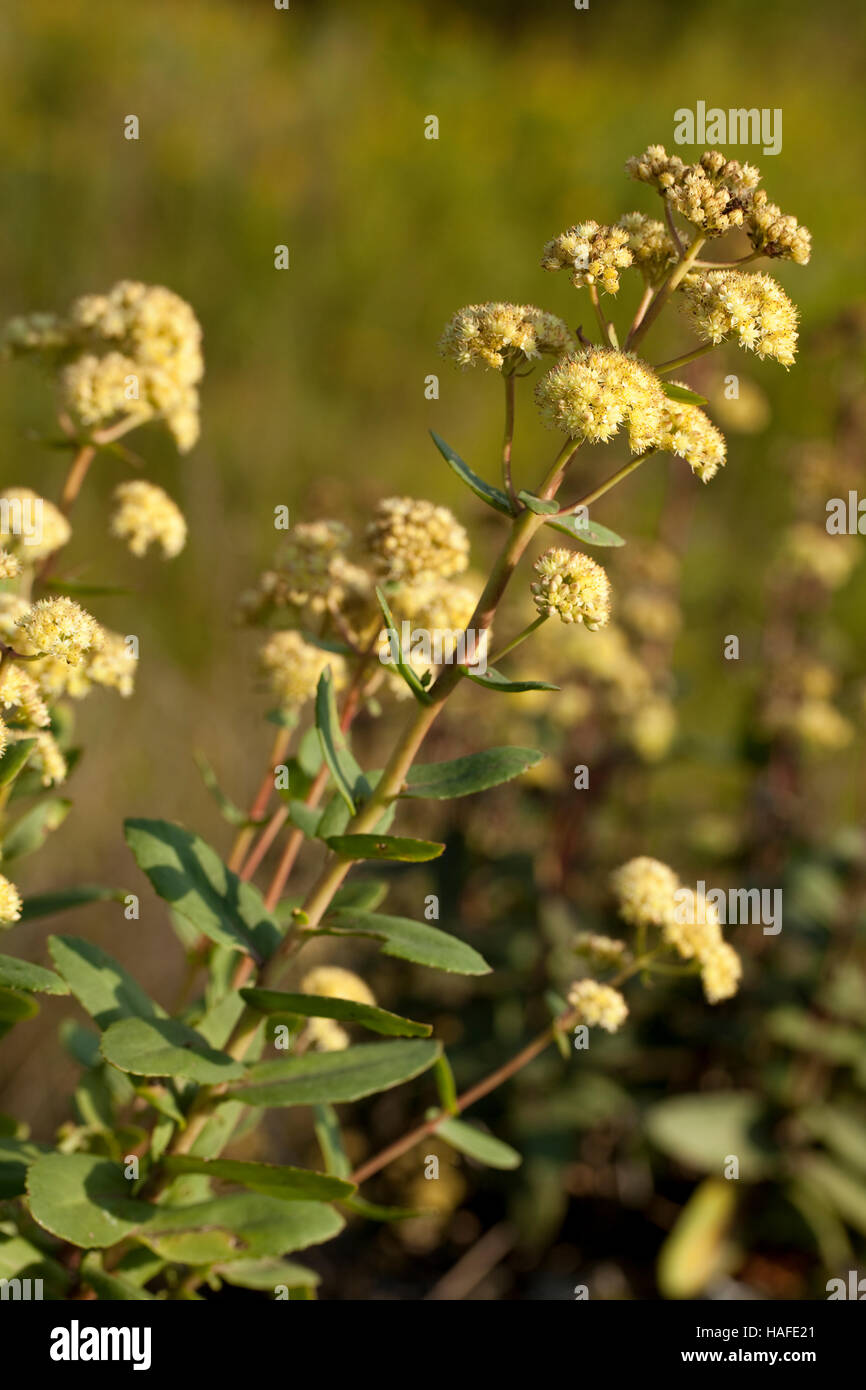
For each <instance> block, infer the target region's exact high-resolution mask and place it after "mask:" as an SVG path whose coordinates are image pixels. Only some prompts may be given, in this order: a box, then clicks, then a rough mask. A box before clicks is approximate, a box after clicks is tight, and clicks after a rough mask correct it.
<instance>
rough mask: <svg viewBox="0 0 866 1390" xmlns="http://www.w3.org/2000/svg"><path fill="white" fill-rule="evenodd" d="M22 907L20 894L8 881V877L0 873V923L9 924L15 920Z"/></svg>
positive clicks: (19, 914)
mask: <svg viewBox="0 0 866 1390" xmlns="http://www.w3.org/2000/svg"><path fill="white" fill-rule="evenodd" d="M22 907H23V903H22V901H21V894H20V893H19V892H18V889H17V888H16V887H15V884H14V883H10V882H9V879H8V878H4V877H3V875H2V874H0V925H2V926H10V925H11V924H12V923H13V922H17V921H18V919H19V917H20V916H21V908H22Z"/></svg>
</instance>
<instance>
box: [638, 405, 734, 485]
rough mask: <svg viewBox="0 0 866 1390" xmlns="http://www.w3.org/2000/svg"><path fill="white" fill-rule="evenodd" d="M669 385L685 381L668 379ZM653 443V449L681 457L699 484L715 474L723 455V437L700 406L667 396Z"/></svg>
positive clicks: (706, 481)
mask: <svg viewBox="0 0 866 1390" xmlns="http://www.w3.org/2000/svg"><path fill="white" fill-rule="evenodd" d="M671 385H672V386H684V385H685V383H684V382H673V381H672V382H671ZM686 389H688V388H686ZM653 444H654V445H655V447H656V448H657V449H662V450H664V451H665V452H666V453H670V454H676V455H678V457H679V458H681V459H685V461H686V463H687V464H688V465H689V467H690V468H691V470H692V472H693V473H694V474H696V475H697V477H699V478H700V480H701V482H703V483H708V482H709V481H710V479H711V478H714V477H715V475H716V474H717V473H718V471H719V469H720V468H721V467H722V466H723V465H724V462H725V457H726V455H727V448H726V445H725V436H724V435H723V434H722V432H721V430H719V429H717V428H716V426H715V425H714V424H713V422H712V420H710V418H709V417H708V416H707V415H705V414H704V412H703V411H702V410H701V409H700V407H699V406H696V405H690V404H689V403H688V402H686V401H676V400H671V399H670V397H666V398H665V405H664V409H663V410H662V417H661V422H660V425H659V430H658V434H657V435H656V437H655V438H654V440H653Z"/></svg>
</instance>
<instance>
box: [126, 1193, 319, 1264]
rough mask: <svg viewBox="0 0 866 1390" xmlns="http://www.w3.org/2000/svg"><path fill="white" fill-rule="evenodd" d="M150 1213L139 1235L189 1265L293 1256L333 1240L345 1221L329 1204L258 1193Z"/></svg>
mask: <svg viewBox="0 0 866 1390" xmlns="http://www.w3.org/2000/svg"><path fill="white" fill-rule="evenodd" d="M150 1211H151V1212H152V1213H154V1214H153V1215H152V1216H151V1219H150V1220H149V1221H148V1222H147V1224H146V1225H145V1226H142V1227H141V1228H140V1229H139V1231H138V1232H137V1236H138V1239H139V1240H141V1241H143V1242H144V1244H145V1245H148V1246H150V1248H151V1249H152V1250H155V1251H156V1252H157V1254H158V1255H161V1256H162V1257H163V1259H166V1260H172V1261H176V1262H178V1263H179V1264H189V1265H205V1264H214V1263H216V1262H220V1263H228V1262H229V1261H232V1262H233V1261H235V1260H249V1259H258V1258H261V1257H266V1256H269V1255H287V1254H290V1253H291V1252H293V1251H295V1250H305V1249H306V1248H307V1247H308V1246H310V1245H320V1244H321V1243H322V1242H323V1241H326V1240H330V1239H331V1238H332V1237H333V1236H336V1235H339V1233H340V1231H341V1230H342V1229H343V1226H344V1224H345V1223H344V1221H343V1218H342V1217H341V1216H340V1215H339V1213H338V1212H336V1211H334V1209H333V1207H329V1206H326V1205H325V1203H324V1202H284V1201H281V1200H280V1199H279V1198H278V1197H267V1196H264V1195H262V1194H260V1193H253V1192H239V1193H232V1194H230V1195H229V1196H228V1197H214V1198H213V1199H212V1200H211V1201H208V1202H197V1203H196V1204H195V1205H193V1206H188V1207H172V1208H167V1207H166V1208H157V1209H154V1208H153V1207H151V1208H150Z"/></svg>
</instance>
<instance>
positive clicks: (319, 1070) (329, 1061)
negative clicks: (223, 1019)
mask: <svg viewBox="0 0 866 1390" xmlns="http://www.w3.org/2000/svg"><path fill="white" fill-rule="evenodd" d="M440 1051H441V1046H440V1044H439V1043H438V1042H434V1041H432V1040H428V1039H424V1040H423V1041H420V1040H416V1039H413V1040H412V1041H410V1042H388V1043H365V1044H364V1045H363V1046H362V1047H348V1048H346V1049H345V1051H343V1052H313V1053H309V1054H306V1055H305V1056H303V1057H285V1058H281V1059H280V1060H279V1061H277V1062H259V1063H257V1064H256V1065H254V1066H252V1067H250V1069H249V1071H248V1073H247V1084H245V1085H244V1086H242V1087H237V1086H235V1087H230V1088H229V1090H228V1091H227V1092H226V1095H227V1098H228V1099H231V1100H242V1101H243V1102H244V1104H246V1105H265V1106H270V1105H274V1106H276V1105H280V1106H282V1105H321V1104H322V1103H329V1104H336V1103H337V1102H340V1101H349V1100H360V1099H361V1098H362V1097H363V1096H372V1095H375V1094H377V1093H378V1092H379V1091H388V1090H390V1089H391V1087H392V1086H399V1085H401V1084H402V1083H403V1082H404V1081H411V1080H412V1079H413V1077H416V1076H420V1074H421V1072H423V1071H426V1070H427V1068H428V1067H432V1065H433V1063H434V1062H435V1061H436V1058H437V1057H438V1056H439V1053H440Z"/></svg>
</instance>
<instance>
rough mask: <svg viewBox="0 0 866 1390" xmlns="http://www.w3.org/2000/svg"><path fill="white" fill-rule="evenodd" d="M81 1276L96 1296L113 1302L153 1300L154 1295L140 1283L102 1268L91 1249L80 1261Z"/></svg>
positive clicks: (144, 1301)
mask: <svg viewBox="0 0 866 1390" xmlns="http://www.w3.org/2000/svg"><path fill="white" fill-rule="evenodd" d="M81 1276H82V1278H83V1280H84V1282H85V1283H86V1284H89V1285H90V1287H91V1288H92V1289H93V1292H94V1293H95V1294H96V1296H97V1298H102V1299H107V1300H110V1301H111V1302H113V1303H124V1302H127V1303H152V1302H155V1299H154V1295H153V1294H152V1293H148V1292H147V1289H143V1288H142V1287H141V1285H140V1284H136V1283H134V1282H133V1281H132V1280H131V1279H124V1278H123V1275H121V1274H117V1273H116V1272H115V1273H112V1274H109V1273H108V1271H107V1270H105V1269H103V1267H102V1261H101V1259H100V1257H99V1256H98V1255H97V1254H95V1253H94V1252H93V1251H90V1252H89V1253H88V1254H86V1255H85V1256H84V1259H83V1260H82V1261H81Z"/></svg>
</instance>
